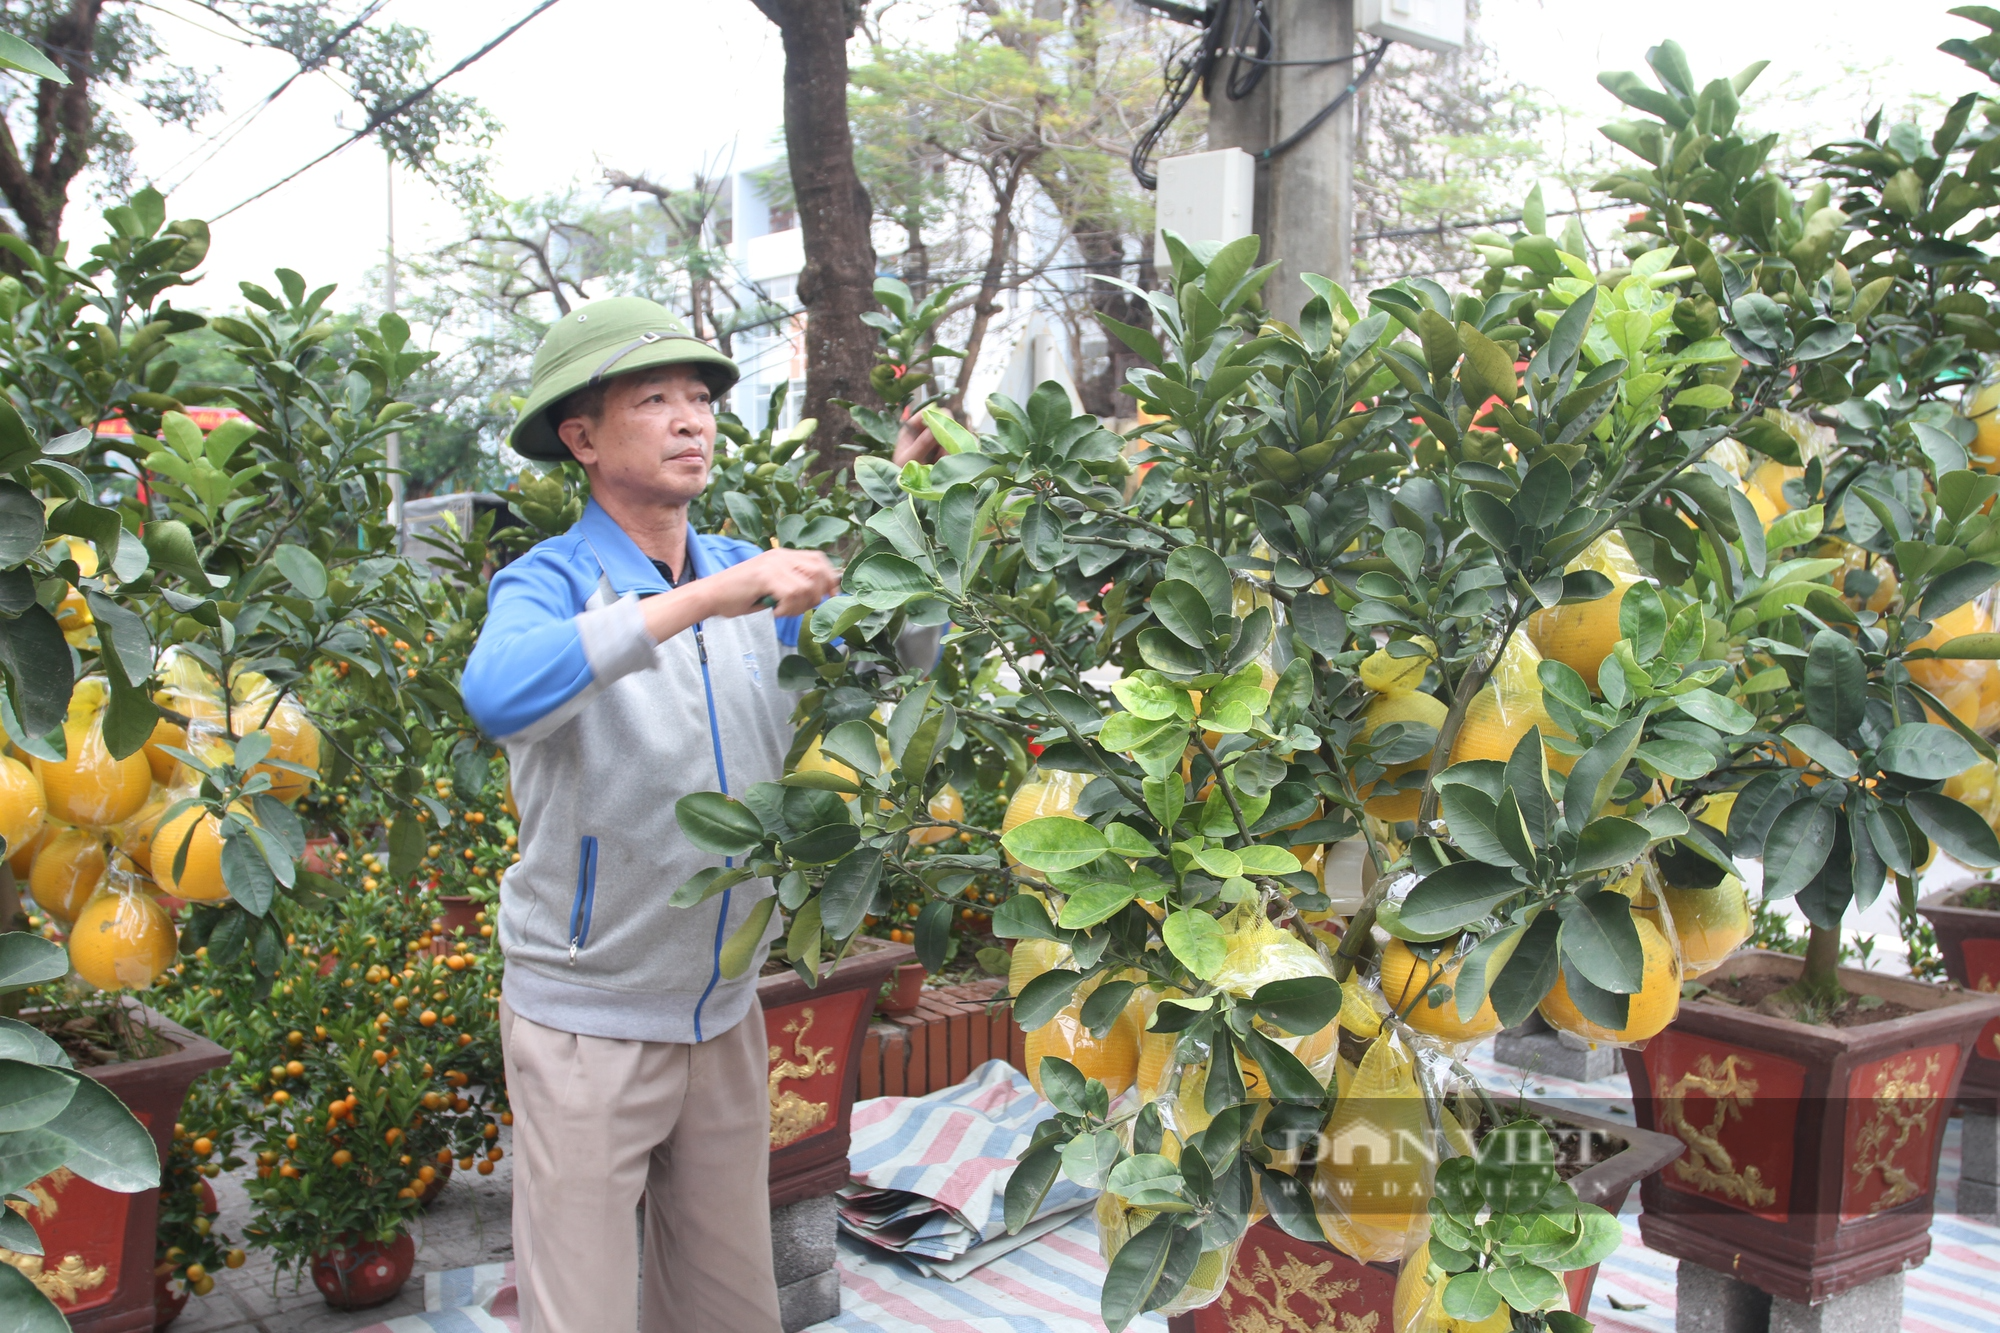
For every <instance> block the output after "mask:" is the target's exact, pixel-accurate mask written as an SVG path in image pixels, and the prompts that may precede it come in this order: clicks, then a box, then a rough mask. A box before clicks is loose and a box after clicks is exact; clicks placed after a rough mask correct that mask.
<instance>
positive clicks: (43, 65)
mask: <svg viewBox="0 0 2000 1333" xmlns="http://www.w3.org/2000/svg"><path fill="white" fill-rule="evenodd" d="M0 68H4V69H18V70H20V71H21V72H22V73H23V74H32V75H34V76H35V77H36V78H38V79H47V80H48V81H49V82H50V83H58V84H61V85H62V86H63V87H65V88H67V87H68V86H69V75H67V74H65V73H63V72H62V70H61V69H60V68H59V67H57V65H56V64H55V62H53V61H52V60H50V59H49V58H48V57H47V56H45V55H43V54H42V53H41V52H40V51H37V50H36V49H35V48H34V47H32V46H30V45H29V44H28V43H27V42H25V41H22V40H21V39H20V38H19V37H16V36H15V35H14V34H13V33H11V32H0ZM61 1327H64V1328H67V1327H68V1325H66V1324H65V1325H61Z"/></svg>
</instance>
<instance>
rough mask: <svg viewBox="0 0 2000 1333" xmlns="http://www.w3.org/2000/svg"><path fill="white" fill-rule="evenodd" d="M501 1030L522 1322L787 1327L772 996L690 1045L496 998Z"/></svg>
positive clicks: (671, 1332) (617, 1330)
mask: <svg viewBox="0 0 2000 1333" xmlns="http://www.w3.org/2000/svg"><path fill="white" fill-rule="evenodd" d="M500 1040H501V1045H502V1050H503V1052H504V1055H505V1059H506V1065H507V1095H508V1098H509V1100H510V1102H511V1103H512V1106H513V1110H514V1273H515V1280H516V1283H517V1286H518V1289H519V1291H520V1300H521V1330H522V1333H628V1331H629V1330H633V1329H635V1328H639V1329H643V1330H645V1333H778V1327H779V1323H778V1288H777V1282H776V1279H775V1278H774V1277H773V1275H772V1267H771V1211H770V1196H769V1194H768V1193H767V1190H766V1180H767V1177H768V1173H769V1170H770V1150H771V1104H770V1094H769V1085H768V1082H767V1074H768V1070H769V1053H768V1051H767V1048H766V1046H765V1042H764V1011H763V1008H762V1007H761V1006H760V1005H757V1004H754V1003H753V1004H752V1005H751V1007H750V1012H749V1014H748V1015H747V1016H745V1018H744V1019H743V1021H742V1022H741V1023H738V1024H737V1025H736V1026H735V1027H734V1028H732V1029H730V1030H729V1031H728V1032H725V1033H723V1034H722V1035H721V1036H719V1037H713V1038H711V1039H709V1040H708V1041H705V1042H701V1043H699V1044H689V1045H683V1044H680V1043H673V1042H647V1041H614V1040H611V1039H609V1038H605V1037H581V1036H578V1035H576V1034H575V1033H571V1032H558V1031H556V1030H554V1029H552V1028H545V1027H542V1026H541V1025H540V1024H537V1023H531V1022H529V1021H528V1020H527V1019H525V1018H522V1017H520V1016H519V1015H518V1014H516V1013H514V1012H513V1010H511V1009H509V1008H508V1007H507V1005H506V1003H505V1001H502V1003H501V1005H500ZM641 1200H643V1201H644V1202H645V1206H646V1222H645V1263H644V1275H645V1280H644V1285H643V1287H641V1285H640V1273H641V1265H640V1261H639V1259H640V1256H639V1252H638V1251H639V1246H638V1243H637V1242H636V1241H635V1239H634V1236H633V1220H632V1219H633V1209H634V1208H636V1207H637V1206H638V1205H639V1203H640V1202H641ZM635 1292H636V1293H637V1296H636V1299H635Z"/></svg>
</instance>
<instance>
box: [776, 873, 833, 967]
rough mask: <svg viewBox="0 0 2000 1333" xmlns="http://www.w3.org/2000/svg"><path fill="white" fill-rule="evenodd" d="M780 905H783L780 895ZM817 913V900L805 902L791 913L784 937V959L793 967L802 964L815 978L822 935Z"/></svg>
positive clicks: (818, 909)
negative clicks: (790, 922) (788, 928)
mask: <svg viewBox="0 0 2000 1333" xmlns="http://www.w3.org/2000/svg"><path fill="white" fill-rule="evenodd" d="M795 873H796V872H795ZM786 878H787V879H789V878H791V877H790V876H787V877H786ZM780 905H781V906H782V905H783V901H782V895H781V902H780ZM819 911H820V908H819V899H818V898H812V899H809V900H807V901H806V902H805V904H804V905H802V906H800V907H799V908H798V910H796V911H795V912H793V913H792V927H791V930H790V931H789V932H787V934H786V935H785V957H787V958H789V959H790V960H791V961H792V962H793V964H794V965H801V964H802V965H803V966H804V967H805V969H806V971H808V972H810V973H811V974H812V975H813V976H815V977H817V976H818V975H819V955H820V940H821V936H822V934H823V932H822V931H821V929H820V917H819Z"/></svg>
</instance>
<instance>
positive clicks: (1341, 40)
mask: <svg viewBox="0 0 2000 1333" xmlns="http://www.w3.org/2000/svg"><path fill="white" fill-rule="evenodd" d="M1267 6H1268V9H1269V12H1270V15H1271V59H1272V60H1274V61H1286V62H1297V61H1316V60H1328V59H1339V58H1340V57H1351V56H1353V54H1354V0H1267ZM1246 26H1247V25H1246ZM1244 40H1245V41H1246V42H1247V41H1248V34H1247V32H1246V33H1245V34H1244ZM1232 64H1233V62H1232V61H1231V60H1230V58H1229V56H1228V55H1227V54H1226V53H1225V54H1224V56H1223V57H1222V59H1221V60H1219V61H1218V62H1217V66H1218V68H1217V70H1216V72H1215V74H1214V75H1213V76H1211V78H1210V81H1209V87H1208V96H1209V105H1208V144H1209V147H1210V148H1230V147H1234V148H1241V149H1243V150H1244V151H1245V152H1248V153H1249V154H1250V155H1251V156H1252V157H1256V158H1258V161H1257V185H1256V204H1255V210H1254V214H1255V223H1254V226H1255V230H1256V232H1257V234H1258V235H1259V236H1262V237H1263V238H1264V247H1263V260H1264V262H1266V263H1269V262H1270V261H1271V260H1273V259H1276V260H1279V261H1281V262H1282V264H1283V267H1282V268H1280V269H1279V270H1278V271H1277V272H1276V273H1274V274H1272V275H1271V280H1270V281H1269V282H1268V283H1267V284H1266V285H1265V287H1264V300H1265V303H1266V304H1267V305H1268V306H1269V307H1270V310H1271V313H1272V314H1273V315H1275V316H1276V317H1277V318H1279V319H1282V320H1284V321H1286V322H1288V323H1290V322H1293V321H1296V320H1297V319H1298V315H1299V311H1300V309H1301V308H1302V307H1303V306H1304V305H1305V303H1306V301H1307V300H1308V299H1309V298H1310V297H1311V295H1312V293H1311V292H1310V291H1308V290H1307V288H1306V285H1305V283H1304V282H1302V281H1301V280H1300V275H1301V274H1305V273H1319V274H1323V275H1325V276H1326V277H1329V278H1332V279H1333V280H1334V281H1335V282H1337V283H1340V284H1341V285H1342V286H1346V285H1347V284H1348V282H1349V281H1350V280H1351V278H1352V276H1353V258H1354V103H1353V101H1352V100H1350V101H1349V102H1348V103H1347V105H1345V106H1343V107H1341V108H1340V109H1339V110H1337V111H1335V112H1334V113H1333V115H1332V116H1330V117H1328V118H1327V120H1326V122H1325V123H1324V124H1322V125H1320V126H1319V128H1318V129H1316V130H1314V131H1313V132H1312V133H1311V134H1309V135H1307V136H1306V137H1305V138H1304V139H1302V140H1301V141H1299V142H1298V143H1297V144H1294V145H1293V146H1292V147H1291V148H1289V149H1287V150H1285V151H1284V152H1283V153H1281V154H1279V155H1277V156H1275V157H1272V158H1269V159H1265V158H1262V157H1260V156H1259V154H1261V153H1263V152H1264V151H1266V150H1267V149H1269V148H1270V147H1271V146H1272V145H1273V144H1276V143H1280V142H1282V141H1283V139H1284V138H1285V137H1287V136H1289V135H1291V134H1293V133H1295V132H1296V131H1297V130H1298V129H1299V127H1300V126H1303V125H1304V124H1305V123H1306V122H1307V121H1309V120H1311V119H1312V118H1313V117H1314V116H1315V115H1317V114H1319V112H1320V110H1321V109H1322V108H1323V107H1325V106H1326V105H1327V104H1328V103H1329V102H1331V101H1333V99H1334V98H1336V97H1338V96H1339V95H1340V93H1341V90H1342V89H1344V88H1346V87H1347V85H1348V82H1349V81H1350V80H1351V79H1353V78H1354V77H1355V75H1356V74H1357V73H1359V70H1358V69H1357V67H1356V62H1355V61H1354V60H1352V59H1348V60H1344V61H1342V63H1340V64H1335V65H1312V64H1296V63H1287V64H1273V65H1270V66H1268V67H1266V68H1265V70H1264V77H1263V78H1262V79H1261V80H1260V81H1259V82H1258V84H1257V86H1256V88H1254V89H1253V90H1252V91H1251V92H1250V94H1249V96H1247V97H1244V98H1243V99H1241V100H1240V101H1239V100H1233V99H1231V98H1230V96H1229V94H1228V91H1227V88H1226V86H1225V85H1226V81H1227V78H1228V71H1229V69H1230V67H1231V66H1232Z"/></svg>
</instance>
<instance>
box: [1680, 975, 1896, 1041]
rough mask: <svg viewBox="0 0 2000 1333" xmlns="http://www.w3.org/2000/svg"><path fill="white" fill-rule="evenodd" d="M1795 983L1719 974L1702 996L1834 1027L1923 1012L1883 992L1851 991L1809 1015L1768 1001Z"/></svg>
mask: <svg viewBox="0 0 2000 1333" xmlns="http://www.w3.org/2000/svg"><path fill="white" fill-rule="evenodd" d="M1791 984H1792V983H1791V982H1789V981H1787V980H1786V979H1785V978H1784V977H1778V976H1768V975H1766V976H1744V977H1719V978H1717V979H1716V980H1715V981H1713V982H1710V983H1708V984H1707V985H1705V986H1704V987H1703V989H1702V991H1701V998H1702V999H1704V1000H1712V1001H1714V1002H1716V1003H1718V1004H1727V1005H1733V1006H1735V1007H1736V1008H1738V1009H1751V1010H1755V1011H1756V1012H1757V1013H1760V1014H1767V1015H1769V1016H1770V1017H1773V1018H1789V1019H1793V1020H1794V1021H1797V1022H1810V1023H1812V1024H1814V1025H1815V1026H1819V1027H1833V1028H1858V1027H1866V1026H1867V1025H1868V1024H1870V1023H1886V1022H1888V1021H1889V1020H1890V1019H1892V1018H1907V1017H1909V1016H1910V1015H1911V1014H1915V1013H1921V1012H1923V1011H1922V1010H1920V1009H1913V1008H1911V1007H1910V1006H1909V1005H1907V1004H1898V1003H1896V1002H1895V1001H1894V1000H1890V999H1885V998H1884V997H1882V996H1880V995H1854V994H1849V995H1848V996H1847V997H1846V998H1845V999H1843V1000H1842V1001H1841V1002H1840V1003H1839V1005H1838V1006H1836V1007H1834V1008H1831V1009H1820V1010H1815V1011H1814V1012H1813V1013H1812V1014H1811V1015H1809V1016H1808V1015H1799V1014H1793V1013H1791V1012H1789V1011H1787V1010H1782V1009H1780V1008H1778V1007H1777V1006H1776V1005H1772V1004H1768V1003H1766V1002H1767V1001H1768V1000H1770V998H1771V997H1772V996H1774V995H1776V994H1777V993H1778V992H1779V991H1782V990H1784V989H1785V988H1786V987H1787V986H1789V985H1791Z"/></svg>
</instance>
